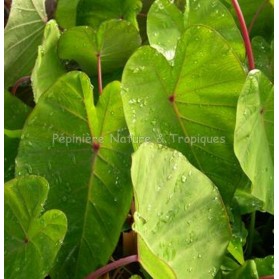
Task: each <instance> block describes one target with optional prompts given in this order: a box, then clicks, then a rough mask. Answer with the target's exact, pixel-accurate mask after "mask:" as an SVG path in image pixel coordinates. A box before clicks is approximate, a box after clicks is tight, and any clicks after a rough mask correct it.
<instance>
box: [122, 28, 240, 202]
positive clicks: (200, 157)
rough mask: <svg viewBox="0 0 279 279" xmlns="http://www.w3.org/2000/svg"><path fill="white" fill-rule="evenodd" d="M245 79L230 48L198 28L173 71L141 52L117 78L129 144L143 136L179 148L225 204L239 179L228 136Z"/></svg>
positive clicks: (189, 36)
mask: <svg viewBox="0 0 279 279" xmlns="http://www.w3.org/2000/svg"><path fill="white" fill-rule="evenodd" d="M244 79H245V73H244V71H243V69H242V66H241V64H240V62H239V60H238V58H237V57H236V56H235V54H234V51H233V50H232V49H231V47H230V46H229V45H228V44H227V43H226V42H225V41H224V39H223V38H222V37H221V36H219V35H218V34H217V33H216V32H214V31H212V30H211V29H209V28H206V27H203V26H193V27H189V28H188V29H187V31H186V32H185V34H184V36H183V37H182V38H181V40H180V41H179V44H178V47H177V54H176V57H175V60H174V67H171V66H170V65H169V63H168V62H167V60H166V59H165V58H164V57H163V56H162V55H160V54H159V53H158V52H157V51H155V50H154V49H152V48H150V47H142V48H140V49H139V50H138V51H136V52H135V53H134V55H133V56H132V57H131V58H130V59H129V61H128V62H127V64H126V66H125V69H124V72H123V77H122V83H123V92H122V93H123V105H124V111H125V117H126V120H127V124H128V127H129V130H130V133H131V135H132V137H134V138H135V139H136V140H135V141H134V146H135V147H136V148H137V147H138V144H137V142H138V141H139V140H138V139H140V138H144V139H150V140H152V141H155V142H159V143H163V144H165V145H168V146H170V147H172V148H174V149H177V150H179V151H180V152H182V153H183V154H184V155H185V156H187V159H188V160H189V161H190V162H191V163H192V164H193V165H194V166H196V167H198V168H199V169H200V170H201V171H202V172H203V173H205V174H206V175H207V176H208V177H209V178H210V179H211V180H212V181H213V182H214V183H215V185H217V186H218V188H219V190H220V192H221V194H222V197H223V199H224V200H225V202H228V201H229V200H230V199H231V198H232V195H233V193H234V190H235V187H236V186H237V185H238V184H239V182H240V178H241V176H242V175H241V173H242V171H241V169H240V166H239V165H238V163H237V159H236V158H235V155H234V151H233V132H234V127H235V114H236V104H237V99H238V96H239V92H240V90H241V88H242V86H243V82H244ZM224 174H225V176H224Z"/></svg>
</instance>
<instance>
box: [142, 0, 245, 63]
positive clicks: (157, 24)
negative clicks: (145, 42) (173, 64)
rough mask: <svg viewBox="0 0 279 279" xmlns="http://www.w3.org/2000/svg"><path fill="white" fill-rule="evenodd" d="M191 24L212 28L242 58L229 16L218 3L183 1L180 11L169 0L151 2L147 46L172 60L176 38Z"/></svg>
mask: <svg viewBox="0 0 279 279" xmlns="http://www.w3.org/2000/svg"><path fill="white" fill-rule="evenodd" d="M193 25H204V26H208V27H210V28H212V29H215V30H216V31H217V32H218V33H219V34H220V35H222V36H223V37H224V39H225V40H227V41H228V43H229V44H230V45H231V47H232V48H233V49H234V51H235V52H236V53H237V54H238V56H239V58H240V59H241V61H243V60H244V58H245V49H244V45H243V40H242V37H241V34H240V31H239V30H238V28H237V26H236V24H235V22H234V19H233V16H232V15H231V14H230V12H229V11H228V10H227V8H226V7H225V6H224V5H223V4H222V3H221V2H220V1H219V0H187V1H186V7H185V12H184V13H183V12H181V11H180V10H179V9H178V8H177V7H176V5H175V4H174V3H173V1H171V0H157V1H155V2H154V4H153V5H152V7H151V8H150V11H149V13H148V18H147V32H148V39H149V42H150V45H151V46H152V47H154V48H156V49H157V50H158V51H159V52H160V53H162V54H163V55H164V56H165V57H166V58H167V59H168V60H172V59H173V58H174V55H175V49H176V45H177V41H178V39H179V38H180V37H181V35H182V34H183V32H184V31H185V30H186V29H187V28H189V27H190V26H193Z"/></svg>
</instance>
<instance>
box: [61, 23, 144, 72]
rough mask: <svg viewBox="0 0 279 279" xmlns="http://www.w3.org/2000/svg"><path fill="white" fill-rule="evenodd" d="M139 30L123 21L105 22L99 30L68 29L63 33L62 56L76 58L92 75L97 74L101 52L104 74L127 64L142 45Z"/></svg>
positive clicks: (85, 28) (86, 27) (82, 27)
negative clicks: (98, 57)
mask: <svg viewBox="0 0 279 279" xmlns="http://www.w3.org/2000/svg"><path fill="white" fill-rule="evenodd" d="M140 43H141V39H140V36H139V33H138V31H137V30H136V29H135V27H134V26H132V25H131V24H130V23H129V22H127V21H124V20H110V21H106V22H104V23H103V24H102V25H101V26H100V27H99V29H98V31H97V32H95V31H94V29H92V28H90V27H88V26H78V27H73V28H71V29H69V30H68V31H66V32H64V33H63V34H62V36H61V39H60V41H59V46H58V53H59V56H60V58H61V59H67V60H74V61H76V62H77V63H78V64H79V65H80V67H81V68H82V70H83V71H85V72H86V73H87V74H89V75H91V76H92V75H96V74H97V60H98V59H97V55H98V54H100V55H101V63H102V73H108V72H112V71H114V70H116V69H118V68H121V67H123V66H124V65H125V63H126V61H127V60H128V58H129V57H130V55H131V54H132V53H133V52H134V51H135V49H136V48H138V47H139V46H140Z"/></svg>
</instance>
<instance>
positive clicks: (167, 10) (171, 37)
mask: <svg viewBox="0 0 279 279" xmlns="http://www.w3.org/2000/svg"><path fill="white" fill-rule="evenodd" d="M184 30H185V28H184V21H183V14H182V12H181V11H180V10H179V9H178V8H177V7H176V6H175V5H174V4H173V3H172V2H171V1H169V0H159V1H158V0H157V1H155V2H154V4H153V5H152V6H151V8H150V10H149V13H148V17H147V35H148V40H149V43H150V45H151V46H152V47H154V48H155V49H157V50H158V51H159V52H160V53H162V54H163V55H164V56H165V57H166V58H167V59H168V60H172V59H173V58H174V55H175V49H176V45H177V41H178V39H179V38H180V36H181V34H182V33H183V31H184Z"/></svg>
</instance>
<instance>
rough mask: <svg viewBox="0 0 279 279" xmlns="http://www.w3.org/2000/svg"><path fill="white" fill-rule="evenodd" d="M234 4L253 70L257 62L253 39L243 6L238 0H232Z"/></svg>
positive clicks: (250, 68) (250, 67)
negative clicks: (241, 6)
mask: <svg viewBox="0 0 279 279" xmlns="http://www.w3.org/2000/svg"><path fill="white" fill-rule="evenodd" d="M232 4H233V7H234V9H235V11H236V15H237V18H238V21H239V24H240V28H241V32H242V36H243V40H244V44H245V48H246V53H247V58H248V64H249V70H250V71H251V70H253V69H255V62H254V56H253V50H252V46H251V41H250V38H249V33H248V30H247V26H246V23H245V19H244V16H243V13H242V11H241V8H240V6H239V4H238V1H237V0H232Z"/></svg>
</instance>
